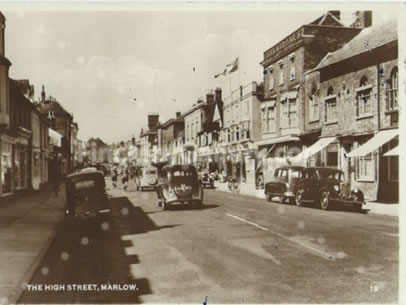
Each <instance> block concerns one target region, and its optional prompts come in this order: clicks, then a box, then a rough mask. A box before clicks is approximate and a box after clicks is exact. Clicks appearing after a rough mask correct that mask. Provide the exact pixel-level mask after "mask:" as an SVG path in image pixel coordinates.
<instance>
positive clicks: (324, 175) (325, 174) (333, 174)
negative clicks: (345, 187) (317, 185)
mask: <svg viewBox="0 0 406 305" xmlns="http://www.w3.org/2000/svg"><path fill="white" fill-rule="evenodd" d="M319 176H320V179H332V180H337V181H344V175H343V173H342V172H339V171H328V170H319Z"/></svg>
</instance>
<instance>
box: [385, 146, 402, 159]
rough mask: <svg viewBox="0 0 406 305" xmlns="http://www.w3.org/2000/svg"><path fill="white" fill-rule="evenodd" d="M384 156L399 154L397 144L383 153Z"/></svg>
mask: <svg viewBox="0 0 406 305" xmlns="http://www.w3.org/2000/svg"><path fill="white" fill-rule="evenodd" d="M384 156H385V157H394V156H399V146H396V147H395V148H394V149H392V150H390V151H388V152H387V153H385V154H384Z"/></svg>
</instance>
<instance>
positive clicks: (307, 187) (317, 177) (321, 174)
mask: <svg viewBox="0 0 406 305" xmlns="http://www.w3.org/2000/svg"><path fill="white" fill-rule="evenodd" d="M307 202H315V203H319V204H320V208H322V209H323V210H328V209H331V208H332V206H334V205H335V204H345V205H351V206H352V207H353V208H354V209H356V210H358V211H360V210H362V205H363V204H365V201H364V194H363V193H362V192H361V190H359V189H357V188H353V189H351V186H350V184H349V183H348V182H346V181H345V179H344V173H343V171H341V170H337V169H332V168H325V167H307V168H305V169H304V170H303V173H302V179H301V181H300V184H299V185H298V187H297V191H296V205H297V206H303V205H304V204H306V203H307Z"/></svg>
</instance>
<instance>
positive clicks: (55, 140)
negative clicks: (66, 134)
mask: <svg viewBox="0 0 406 305" xmlns="http://www.w3.org/2000/svg"><path fill="white" fill-rule="evenodd" d="M48 134H49V144H52V145H54V146H58V147H62V135H61V134H60V133H58V132H56V131H55V130H53V129H52V128H49V130H48Z"/></svg>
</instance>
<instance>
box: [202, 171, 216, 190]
mask: <svg viewBox="0 0 406 305" xmlns="http://www.w3.org/2000/svg"><path fill="white" fill-rule="evenodd" d="M200 183H201V184H202V186H203V187H210V188H214V178H213V176H212V175H211V174H209V173H202V174H201V175H200Z"/></svg>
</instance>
